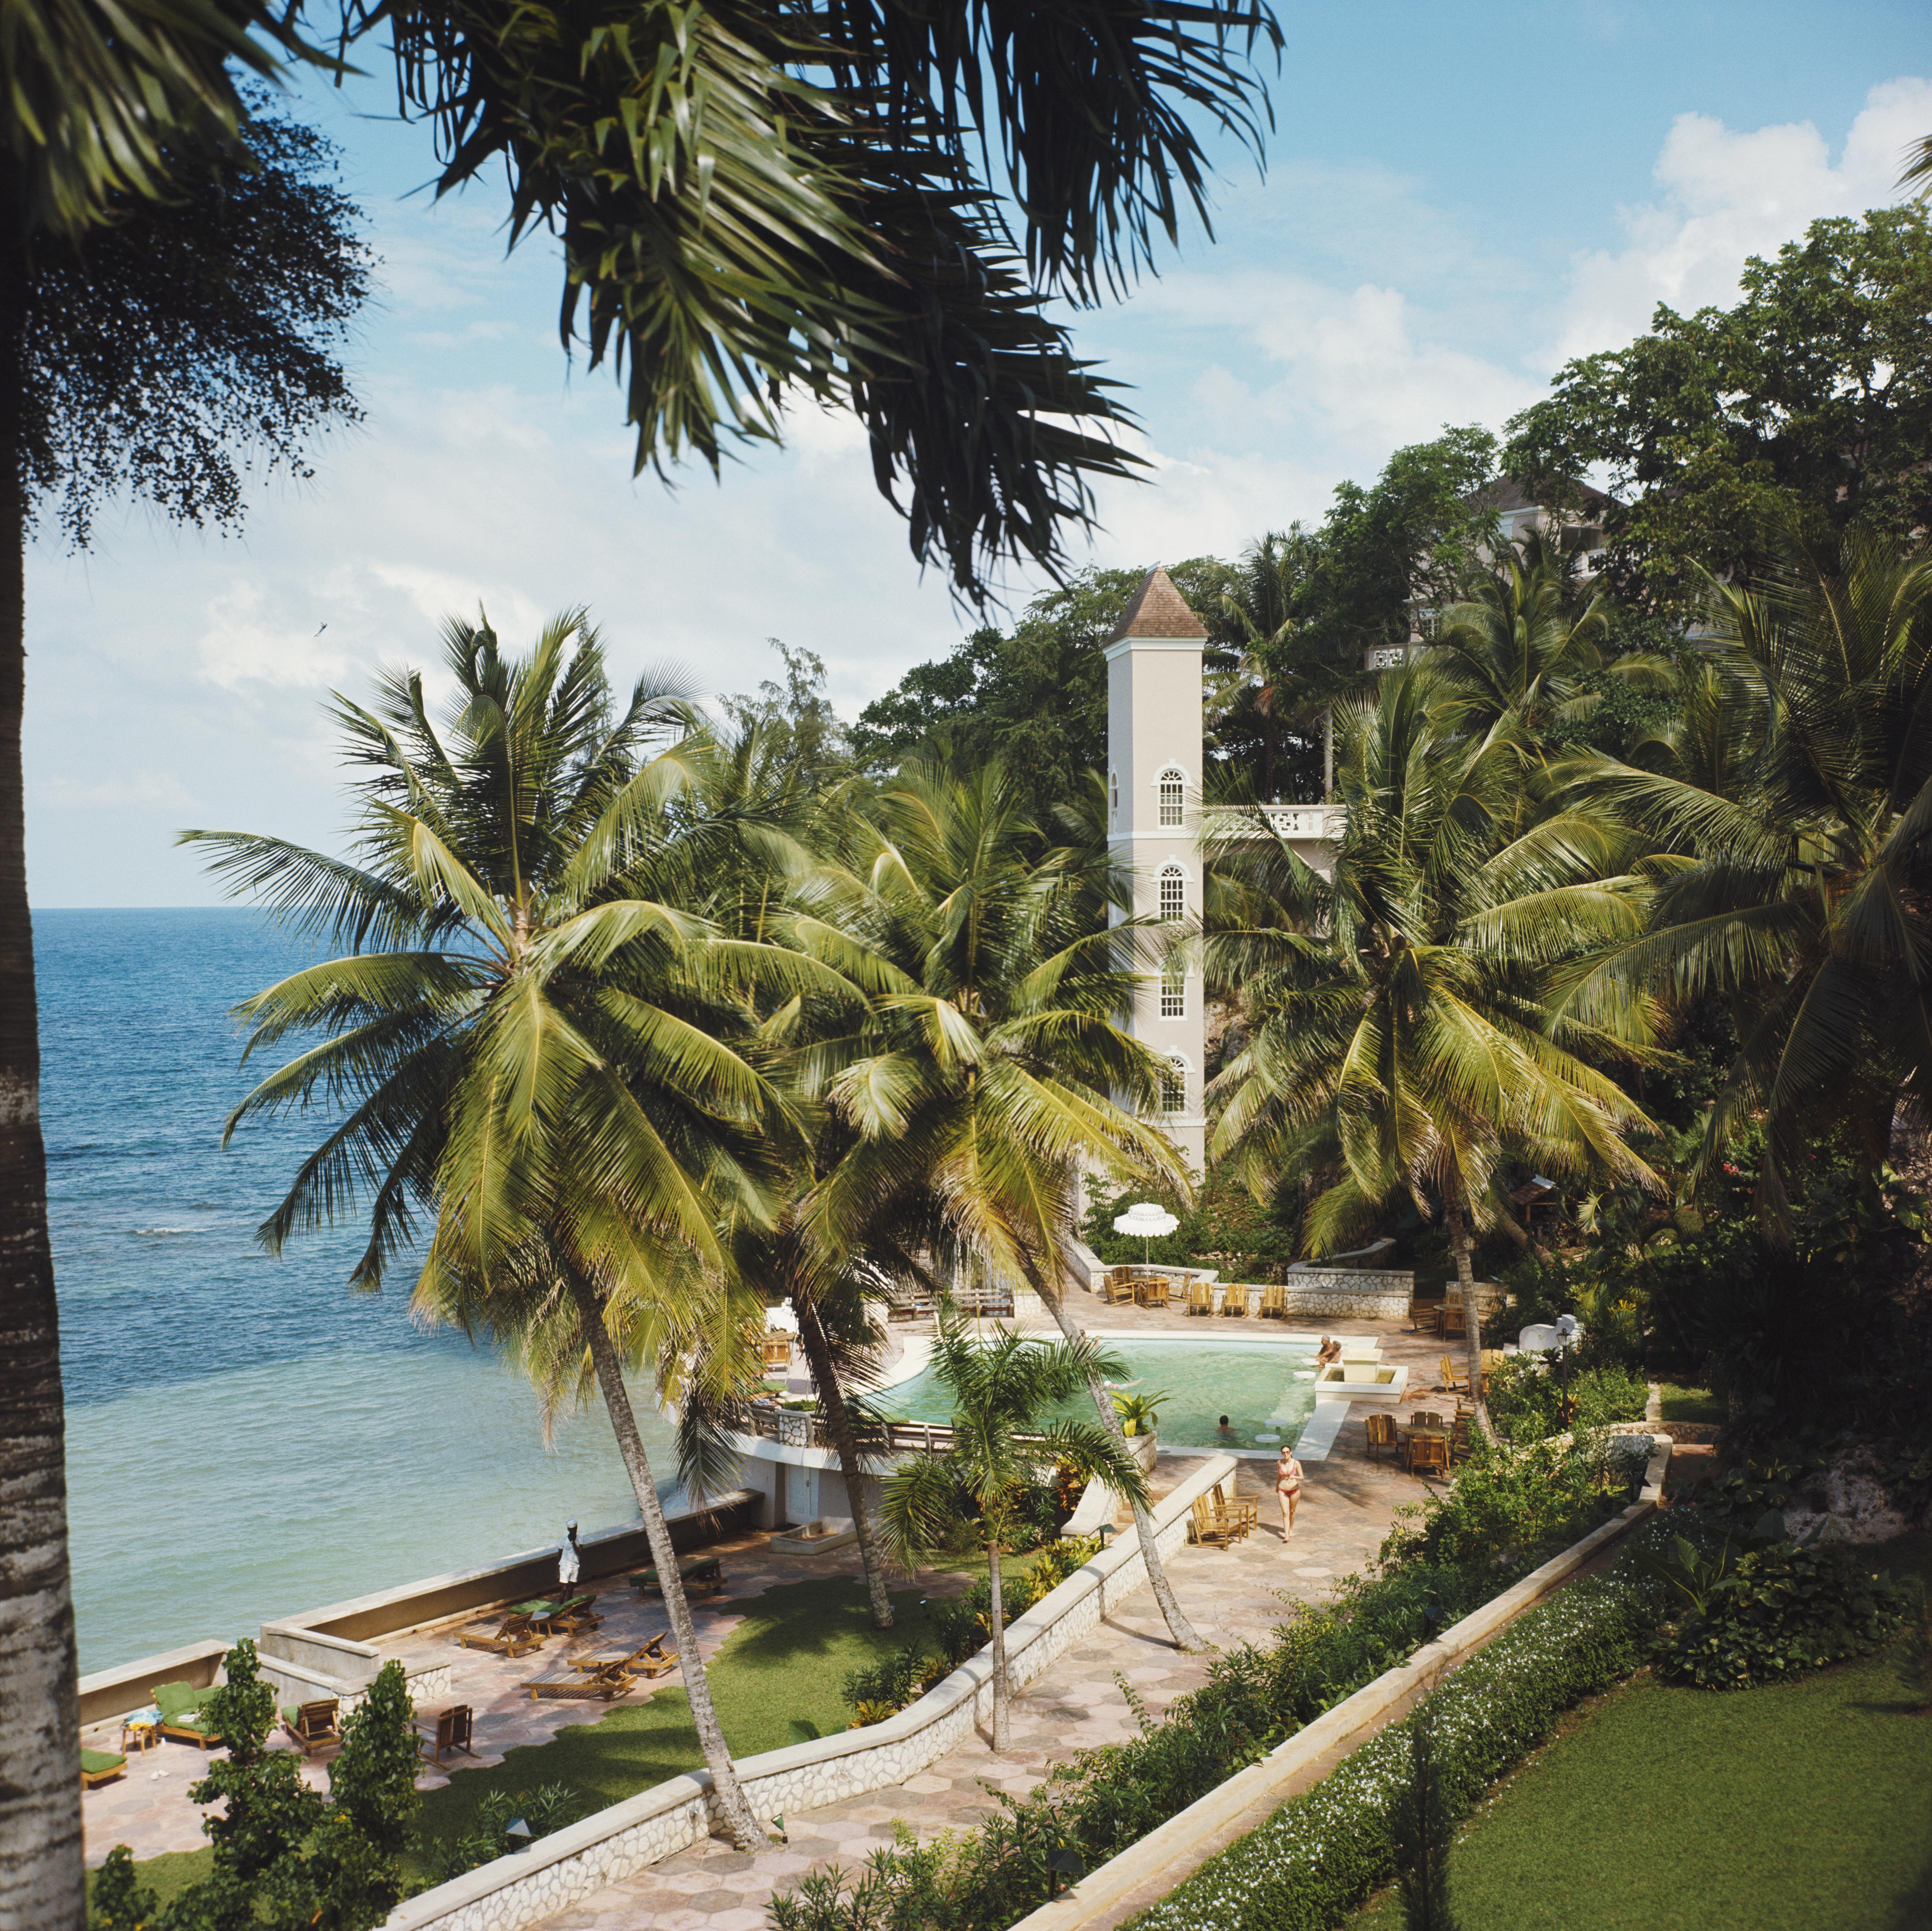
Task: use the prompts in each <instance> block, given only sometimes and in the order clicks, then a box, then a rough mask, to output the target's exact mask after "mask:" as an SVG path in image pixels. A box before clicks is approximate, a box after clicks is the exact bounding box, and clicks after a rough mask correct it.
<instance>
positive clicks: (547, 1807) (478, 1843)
mask: <svg viewBox="0 0 1932 1931" xmlns="http://www.w3.org/2000/svg"><path fill="white" fill-rule="evenodd" d="M584 1807H585V1806H584V1803H583V1799H582V1798H581V1797H580V1796H579V1795H578V1794H577V1792H576V1791H574V1790H573V1789H571V1787H570V1786H569V1785H568V1784H565V1783H547V1784H539V1785H537V1786H536V1788H534V1789H532V1790H491V1791H486V1792H485V1793H484V1795H483V1797H481V1800H479V1801H478V1804H477V1806H476V1809H475V1812H474V1813H473V1814H472V1816H471V1818H470V1820H469V1828H468V1829H467V1830H464V1831H463V1832H462V1833H460V1835H459V1836H453V1837H438V1838H435V1839H432V1840H431V1842H429V1843H428V1844H427V1845H425V1846H424V1848H423V1861H424V1863H425V1865H426V1866H428V1870H429V1873H430V1881H431V1883H432V1884H447V1883H448V1882H449V1880H450V1879H451V1878H453V1877H460V1876H461V1875H463V1872H465V1871H473V1870H474V1869H476V1867H477V1866H478V1865H479V1864H487V1863H493V1862H494V1861H495V1860H496V1859H497V1858H498V1857H506V1856H508V1854H509V1853H510V1852H511V1851H514V1850H515V1849H516V1848H518V1844H517V1840H514V1839H511V1837H510V1836H508V1834H507V1833H508V1830H509V1827H510V1826H511V1824H513V1823H514V1822H516V1821H518V1820H519V1819H520V1820H521V1821H523V1823H525V1824H528V1825H529V1830H530V1835H529V1840H528V1842H525V1844H524V1845H523V1848H528V1843H529V1842H535V1839H538V1838H539V1837H547V1836H549V1835H550V1833H551V1832H552V1831H553V1830H562V1828H563V1827H564V1826H565V1824H574V1823H575V1822H576V1821H577V1818H580V1816H582V1815H583V1812H584Z"/></svg>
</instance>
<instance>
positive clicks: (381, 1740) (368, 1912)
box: [310, 1662, 422, 1931]
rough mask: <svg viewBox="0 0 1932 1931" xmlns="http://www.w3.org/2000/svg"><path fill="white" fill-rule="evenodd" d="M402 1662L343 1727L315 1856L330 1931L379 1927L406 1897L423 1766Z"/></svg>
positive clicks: (388, 1669) (387, 1669)
mask: <svg viewBox="0 0 1932 1931" xmlns="http://www.w3.org/2000/svg"><path fill="white" fill-rule="evenodd" d="M413 1708H414V1707H413V1704H411V1702H410V1693H409V1690H408V1687H407V1683H406V1680H405V1678H404V1675H403V1666H402V1665H401V1663H399V1662H387V1663H385V1664H384V1665H383V1667H382V1668H381V1669H380V1670H379V1671H377V1674H376V1680H375V1681H374V1683H371V1685H370V1686H369V1693H368V1695H367V1696H366V1697H365V1698H364V1699H363V1701H362V1707H360V1708H359V1709H356V1710H351V1711H350V1713H349V1715H348V1716H346V1717H345V1718H344V1719H343V1722H342V1749H341V1752H340V1753H339V1754H338V1756H337V1757H336V1758H335V1761H334V1762H333V1763H332V1764H330V1765H329V1809H328V1812H327V1814H326V1816H325V1817H324V1818H323V1826H322V1828H321V1829H320V1830H319V1831H318V1832H317V1834H316V1837H315V1840H314V1845H313V1847H312V1850H311V1866H310V1868H311V1875H312V1876H313V1878H314V1884H315V1887H316V1890H317V1894H318V1896H320V1899H321V1900H322V1905H323V1909H322V1914H321V1916H320V1917H319V1918H318V1919H317V1923H318V1924H319V1925H320V1926H323V1927H324V1931H362V1926H365V1925H371V1924H380V1923H381V1922H382V1920H383V1919H384V1918H385V1917H387V1916H388V1915H389V1912H390V1911H392V1909H394V1908H395V1906H396V1905H398V1903H400V1902H401V1900H402V1899H403V1898H404V1896H406V1895H407V1891H408V1885H407V1881H405V1879H404V1875H403V1855H404V1851H406V1850H407V1848H408V1847H409V1845H410V1841H411V1839H413V1836H414V1835H415V1833H416V1812H417V1810H418V1809H419V1806H420V1804H421V1799H420V1798H419V1796H418V1795H417V1793H416V1773H417V1772H418V1771H419V1770H420V1769H421V1767H422V1764H421V1761H420V1759H419V1756H418V1754H417V1751H416V1731H415V1729H414V1728H413V1725H412V1722H411V1719H412V1716H413Z"/></svg>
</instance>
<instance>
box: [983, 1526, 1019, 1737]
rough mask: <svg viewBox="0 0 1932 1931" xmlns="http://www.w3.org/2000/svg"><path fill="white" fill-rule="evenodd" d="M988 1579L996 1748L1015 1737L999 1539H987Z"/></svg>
mask: <svg viewBox="0 0 1932 1931" xmlns="http://www.w3.org/2000/svg"><path fill="white" fill-rule="evenodd" d="M986 1581H987V1587H988V1588H989V1591H990V1592H991V1593H992V1606H991V1609H990V1611H989V1614H988V1617H987V1620H989V1622H990V1623H992V1626H993V1748H994V1749H995V1750H1004V1749H1008V1748H1010V1746H1011V1745H1012V1743H1013V1717H1012V1714H1011V1713H1010V1711H1009V1710H1008V1709H1007V1612H1006V1608H1005V1606H1004V1604H1003V1602H1001V1596H1000V1538H999V1536H998V1533H997V1532H996V1533H994V1534H992V1535H990V1536H988V1537H987V1538H986Z"/></svg>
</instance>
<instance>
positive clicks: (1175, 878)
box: [1160, 865, 1187, 924]
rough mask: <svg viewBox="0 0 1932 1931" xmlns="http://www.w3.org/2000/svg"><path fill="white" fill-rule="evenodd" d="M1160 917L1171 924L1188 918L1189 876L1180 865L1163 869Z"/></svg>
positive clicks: (1161, 875) (1167, 866)
mask: <svg viewBox="0 0 1932 1931" xmlns="http://www.w3.org/2000/svg"><path fill="white" fill-rule="evenodd" d="M1160 915H1161V917H1163V918H1164V919H1165V920H1167V921H1168V923H1169V924H1176V923H1179V921H1180V920H1182V919H1184V918H1185V917H1187V873H1186V872H1184V871H1183V870H1182V869H1181V867H1180V866H1178V865H1166V866H1163V867H1162V868H1161V874H1160Z"/></svg>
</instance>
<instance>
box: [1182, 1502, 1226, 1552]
mask: <svg viewBox="0 0 1932 1931" xmlns="http://www.w3.org/2000/svg"><path fill="white" fill-rule="evenodd" d="M1187 1539H1188V1540H1189V1541H1190V1542H1199V1543H1200V1544H1202V1545H1203V1546H1204V1547H1206V1548H1219V1549H1225V1548H1230V1547H1232V1545H1233V1542H1234V1540H1235V1531H1234V1529H1233V1528H1232V1526H1231V1525H1230V1524H1228V1523H1226V1522H1225V1521H1221V1520H1220V1519H1219V1518H1217V1516H1216V1515H1215V1513H1214V1508H1213V1506H1212V1505H1211V1503H1209V1501H1208V1498H1207V1497H1206V1496H1205V1495H1197V1496H1196V1497H1195V1498H1194V1509H1193V1521H1191V1522H1190V1524H1189V1526H1188V1530H1187Z"/></svg>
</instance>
